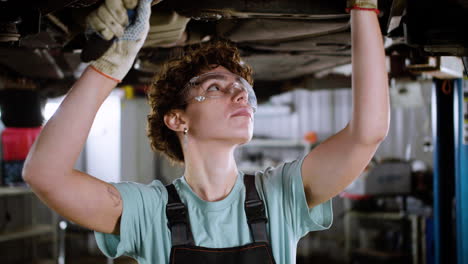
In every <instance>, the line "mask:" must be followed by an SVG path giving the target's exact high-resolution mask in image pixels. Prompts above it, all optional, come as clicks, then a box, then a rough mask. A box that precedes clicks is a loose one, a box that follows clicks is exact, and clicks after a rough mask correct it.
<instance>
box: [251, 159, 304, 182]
mask: <svg viewBox="0 0 468 264" xmlns="http://www.w3.org/2000/svg"><path fill="white" fill-rule="evenodd" d="M304 158H305V156H301V157H298V158H297V159H295V160H292V161H286V162H283V163H280V164H279V165H277V166H274V167H273V166H270V167H267V168H266V169H265V170H263V171H257V172H256V173H255V177H256V178H257V180H260V181H282V180H284V179H285V178H290V177H291V176H295V175H297V176H300V175H301V167H302V163H303V161H304Z"/></svg>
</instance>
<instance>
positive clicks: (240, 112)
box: [231, 108, 252, 118]
mask: <svg viewBox="0 0 468 264" xmlns="http://www.w3.org/2000/svg"><path fill="white" fill-rule="evenodd" d="M234 116H247V117H250V118H252V113H250V111H249V109H248V108H240V109H238V110H236V111H234V112H233V113H232V114H231V117H234Z"/></svg>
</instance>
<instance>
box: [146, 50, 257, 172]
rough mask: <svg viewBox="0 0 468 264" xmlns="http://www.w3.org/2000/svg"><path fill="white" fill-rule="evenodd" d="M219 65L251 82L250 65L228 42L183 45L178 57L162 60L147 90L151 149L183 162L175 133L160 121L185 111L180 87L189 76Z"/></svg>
mask: <svg viewBox="0 0 468 264" xmlns="http://www.w3.org/2000/svg"><path fill="white" fill-rule="evenodd" d="M217 66H223V67H225V68H226V69H228V70H229V71H230V72H232V73H235V74H237V75H239V76H241V77H243V78H244V79H246V80H247V81H248V82H249V83H250V84H252V85H253V79H252V68H251V67H250V66H248V65H246V64H244V63H243V62H242V61H241V58H240V54H239V50H238V49H237V48H236V47H235V46H234V45H233V44H232V43H230V42H227V41H213V42H209V43H203V44H201V45H197V46H195V47H193V46H192V47H188V48H186V50H185V52H184V55H183V56H181V57H180V58H176V59H172V60H170V61H168V62H166V63H165V64H164V65H163V67H162V68H161V70H160V72H159V73H158V74H156V75H155V77H154V80H153V83H152V85H151V86H150V88H149V90H148V94H147V96H148V103H149V105H150V107H151V112H150V114H149V115H148V123H147V135H148V137H149V139H150V143H151V148H152V149H153V151H161V152H162V153H163V154H165V155H166V156H167V157H168V158H169V160H170V161H172V162H173V163H179V164H183V163H184V154H183V151H182V146H181V144H180V141H179V138H178V137H177V134H176V133H175V132H174V131H173V130H171V129H169V128H168V127H167V126H166V124H165V123H164V116H165V115H166V114H167V113H169V112H170V111H171V110H175V109H182V110H185V108H186V106H187V105H186V104H185V103H184V101H185V98H182V95H181V93H180V92H181V90H182V89H183V88H184V86H185V84H186V83H187V82H188V81H189V80H190V78H192V77H194V76H197V75H199V74H201V73H203V72H205V71H209V70H211V69H214V68H216V67H217Z"/></svg>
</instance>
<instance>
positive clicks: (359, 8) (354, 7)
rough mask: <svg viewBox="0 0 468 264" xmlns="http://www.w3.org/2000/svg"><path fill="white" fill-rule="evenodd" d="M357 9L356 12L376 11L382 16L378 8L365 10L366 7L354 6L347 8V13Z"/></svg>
mask: <svg viewBox="0 0 468 264" xmlns="http://www.w3.org/2000/svg"><path fill="white" fill-rule="evenodd" d="M353 9H356V10H365V11H374V12H375V13H376V14H377V15H378V14H380V10H378V9H376V8H364V7H359V6H353V7H349V8H346V12H348V13H349V12H351V10H353Z"/></svg>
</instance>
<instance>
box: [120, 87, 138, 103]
mask: <svg viewBox="0 0 468 264" xmlns="http://www.w3.org/2000/svg"><path fill="white" fill-rule="evenodd" d="M122 89H123V90H124V92H125V99H127V100H130V99H133V98H135V90H134V89H133V86H131V85H125V86H122Z"/></svg>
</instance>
